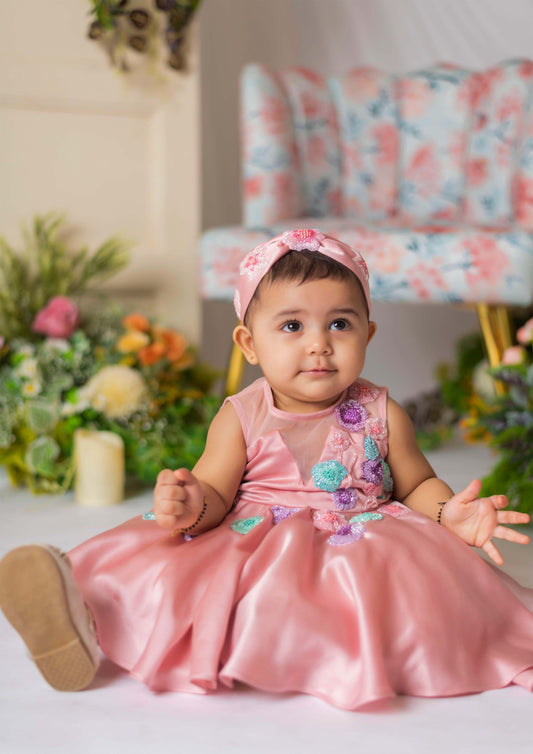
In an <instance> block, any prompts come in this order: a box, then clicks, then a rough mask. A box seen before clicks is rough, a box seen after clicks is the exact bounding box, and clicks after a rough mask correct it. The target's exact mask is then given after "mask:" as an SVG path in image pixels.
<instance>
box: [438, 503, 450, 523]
mask: <svg viewBox="0 0 533 754" xmlns="http://www.w3.org/2000/svg"><path fill="white" fill-rule="evenodd" d="M447 502H448V501H447V500H444V501H443V502H442V503H437V505H438V506H439V512H438V513H437V523H438V524H442V521H441V520H440V519H441V517H442V511H443V510H444V506H445V505H446V503H447Z"/></svg>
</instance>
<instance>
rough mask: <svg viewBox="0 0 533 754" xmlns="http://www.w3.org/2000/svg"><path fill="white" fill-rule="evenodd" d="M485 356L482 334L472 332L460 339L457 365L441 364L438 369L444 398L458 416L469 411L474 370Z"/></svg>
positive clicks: (438, 378) (438, 377) (438, 379)
mask: <svg viewBox="0 0 533 754" xmlns="http://www.w3.org/2000/svg"><path fill="white" fill-rule="evenodd" d="M483 358H484V352H483V342H482V339H481V336H480V335H479V334H478V333H472V334H470V335H466V336H465V337H463V338H461V339H460V340H459V342H458V344H457V361H456V363H455V365H453V366H451V365H450V364H441V365H440V366H439V367H438V369H437V381H438V383H439V388H440V391H441V395H442V400H443V401H444V403H445V405H447V406H449V407H450V408H451V409H453V411H454V412H455V414H456V415H457V416H463V415H464V414H466V413H467V412H468V409H469V402H470V398H471V396H472V393H473V384H472V379H473V374H474V370H475V368H476V367H477V365H478V364H479V363H480V362H481V361H482V360H483Z"/></svg>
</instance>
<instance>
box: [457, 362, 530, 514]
mask: <svg viewBox="0 0 533 754" xmlns="http://www.w3.org/2000/svg"><path fill="white" fill-rule="evenodd" d="M530 359H531V356H529V357H528V359H527V360H526V361H525V362H524V363H520V364H512V365H501V366H499V367H497V368H495V369H492V370H490V371H491V373H492V374H493V376H494V377H495V378H497V379H498V380H500V381H501V382H502V383H503V384H504V385H505V386H506V391H505V392H504V393H503V394H502V395H500V396H497V397H495V398H494V399H493V400H492V401H490V402H489V403H482V402H480V403H478V404H477V406H476V407H475V408H474V409H473V410H472V413H471V417H470V419H469V421H468V424H469V427H470V428H473V429H474V430H477V431H478V432H479V431H482V432H483V433H484V436H485V437H486V438H488V440H489V443H490V445H491V446H492V447H493V448H494V449H495V450H496V451H497V453H498V460H497V462H496V463H495V465H494V467H493V468H492V470H491V472H490V473H489V474H488V475H487V476H486V477H485V478H484V479H483V490H482V494H484V495H494V494H504V495H507V497H508V498H509V501H510V504H511V507H512V508H514V509H515V510H519V511H524V512H526V513H532V512H533V453H532V448H533V384H532V383H533V380H532V376H533V375H532V369H531V364H530V363H529V361H530Z"/></svg>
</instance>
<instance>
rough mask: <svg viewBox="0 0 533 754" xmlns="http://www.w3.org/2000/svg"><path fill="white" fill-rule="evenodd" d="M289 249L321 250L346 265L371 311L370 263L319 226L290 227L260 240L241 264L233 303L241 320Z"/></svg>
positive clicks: (325, 254)
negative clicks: (292, 228) (358, 283)
mask: <svg viewBox="0 0 533 754" xmlns="http://www.w3.org/2000/svg"><path fill="white" fill-rule="evenodd" d="M289 251H319V252H320V253H321V254H324V256H326V257H329V258H330V259H335V260H336V261H337V262H339V263H340V264H342V265H344V266H345V267H347V268H348V269H349V270H350V271H351V272H353V274H354V275H355V276H356V278H357V279H358V280H359V282H360V283H361V286H362V288H363V293H364V295H365V299H366V303H367V305H368V311H370V289H369V282H368V280H369V275H368V267H367V265H366V262H365V260H364V258H363V256H362V255H361V254H360V253H359V252H358V251H357V250H356V249H353V248H352V247H351V246H348V244H345V243H344V242H343V241H339V240H338V239H336V238H333V237H332V236H328V235H326V234H325V233H321V232H320V231H319V230H318V229H316V228H302V229H298V230H288V231H286V232H285V233H282V234H281V235H279V236H275V237H274V238H271V239H270V240H269V241H265V242H263V243H260V244H259V246H256V247H255V248H254V249H252V251H250V252H249V253H248V254H247V255H246V256H245V257H244V259H243V260H242V262H241V264H240V266H239V279H238V283H237V290H236V291H235V297H234V299H233V305H234V307H235V311H236V313H237V316H238V317H239V319H240V320H241V321H242V320H243V319H244V316H245V314H246V311H247V309H248V306H249V305H250V301H251V300H252V297H253V295H254V293H255V291H256V289H257V286H258V285H259V283H260V282H261V280H262V279H263V277H264V276H265V275H266V274H267V272H268V271H269V270H270V268H271V267H272V266H273V265H274V264H275V262H277V261H278V259H281V257H283V256H285V254H287V253H288V252H289Z"/></svg>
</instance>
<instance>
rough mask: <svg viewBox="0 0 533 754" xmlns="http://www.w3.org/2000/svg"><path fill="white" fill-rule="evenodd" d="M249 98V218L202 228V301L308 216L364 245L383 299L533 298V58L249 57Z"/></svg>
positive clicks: (307, 222) (245, 113)
mask: <svg viewBox="0 0 533 754" xmlns="http://www.w3.org/2000/svg"><path fill="white" fill-rule="evenodd" d="M241 98H242V123H241V132H242V145H243V146H242V150H243V151H242V162H243V166H242V167H243V215H244V218H243V219H244V226H243V227H240V226H239V227H234V228H223V229H215V230H212V231H208V232H207V233H206V234H204V236H203V238H202V242H201V249H200V255H201V262H202V269H201V288H202V295H203V296H204V297H205V298H214V299H223V300H228V301H229V300H231V299H232V298H233V291H234V288H235V281H236V275H235V271H236V269H237V267H238V265H239V263H240V261H241V259H242V257H243V256H244V255H245V254H246V253H247V252H249V250H250V249H251V248H253V247H254V246H256V245H257V244H258V243H260V242H261V241H262V240H268V239H269V238H271V237H272V236H273V235H276V234H277V233H280V232H282V231H284V230H287V229H290V228H293V227H296V226H297V227H306V226H307V227H318V228H319V229H320V230H321V231H323V232H326V233H331V234H332V235H335V236H337V237H338V238H340V239H341V240H342V241H345V242H346V243H348V244H351V245H353V246H355V247H356V248H358V249H359V250H360V251H361V252H362V253H363V255H364V256H365V258H366V261H367V263H368V266H369V269H370V277H371V294H372V298H373V299H375V300H377V301H380V300H381V301H412V302H417V301H428V302H439V303H444V302H472V303H477V302H479V301H486V302H489V303H504V304H508V305H529V304H530V302H531V290H532V288H533V242H532V236H531V235H530V232H529V231H533V61H529V60H511V61H507V62H504V63H501V64H500V65H498V66H495V67H494V68H491V69H490V70H487V71H482V72H475V71H467V70H464V69H461V68H458V67H456V66H451V65H439V66H434V67H431V68H427V69H424V70H421V71H416V72H414V73H410V74H406V75H404V76H394V75H390V74H387V73H384V72H382V71H378V70H376V69H373V68H368V67H366V68H357V69H355V70H353V71H351V72H349V73H348V74H345V75H344V76H337V77H332V78H330V79H329V80H326V79H324V78H323V77H321V76H319V75H318V74H316V73H315V72H313V71H310V70H308V69H303V68H298V69H291V70H288V71H285V72H282V73H279V74H278V73H274V72H272V71H270V70H269V69H268V68H266V67H265V66H263V65H257V64H251V65H248V66H246V67H245V69H244V71H243V76H242V81H241Z"/></svg>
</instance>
